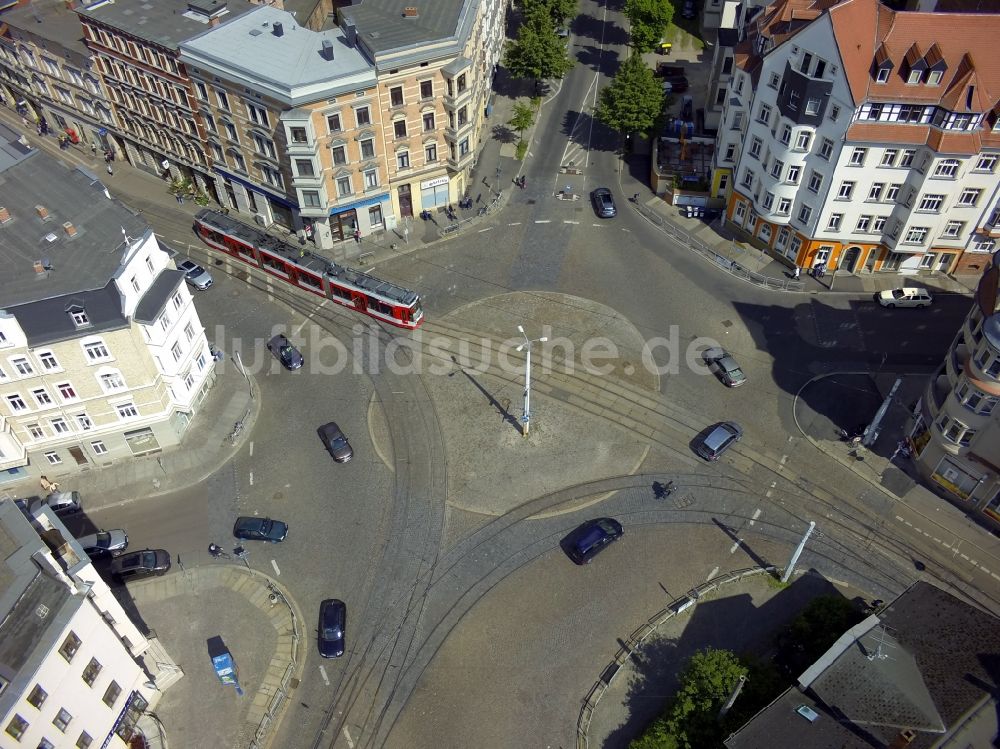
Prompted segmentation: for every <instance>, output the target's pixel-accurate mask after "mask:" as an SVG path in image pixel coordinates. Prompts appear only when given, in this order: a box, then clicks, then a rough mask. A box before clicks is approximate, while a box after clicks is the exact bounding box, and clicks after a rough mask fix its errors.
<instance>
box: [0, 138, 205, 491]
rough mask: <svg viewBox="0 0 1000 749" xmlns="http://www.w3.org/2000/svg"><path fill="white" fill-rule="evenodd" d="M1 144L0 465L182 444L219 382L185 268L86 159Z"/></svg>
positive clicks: (78, 461) (47, 466) (95, 458)
mask: <svg viewBox="0 0 1000 749" xmlns="http://www.w3.org/2000/svg"><path fill="white" fill-rule="evenodd" d="M0 132H2V133H5V134H6V139H7V140H8V141H10V143H11V147H10V148H8V149H6V150H4V151H3V152H2V155H0V177H2V178H3V179H4V180H6V182H7V184H8V185H18V189H17V190H13V189H11V190H6V191H5V192H4V194H3V196H2V197H0V262H2V263H3V267H4V273H3V275H2V276H0V470H3V471H5V472H6V477H5V478H6V479H7V480H17V479H19V478H23V477H24V476H25V475H27V474H28V473H29V472H30V473H31V474H33V475H41V474H47V475H50V476H56V475H59V474H60V473H62V472H65V471H67V470H68V469H75V468H76V467H78V466H79V467H88V466H92V465H95V464H96V465H102V464H108V463H110V462H113V461H115V460H118V459H122V458H127V457H131V456H133V455H140V454H144V453H149V452H154V451H157V450H160V449H162V448H163V447H165V446H168V445H173V444H177V443H178V442H179V441H180V439H181V437H182V436H183V434H184V432H185V430H186V428H187V425H188V422H189V421H190V420H191V418H192V416H193V414H194V413H195V411H196V410H197V408H198V404H199V403H200V402H201V399H202V398H203V397H204V395H205V393H206V392H207V390H208V388H209V386H210V385H211V382H212V379H213V370H212V366H211V356H210V354H209V347H208V343H207V341H206V339H205V335H204V331H203V330H202V325H201V321H200V320H199V318H198V313H197V311H196V310H195V308H194V304H193V302H192V297H191V293H190V291H189V290H188V288H187V285H186V284H185V283H184V274H183V273H181V272H180V271H177V270H176V269H174V267H173V262H172V260H171V259H170V255H169V254H168V253H167V252H166V251H164V250H163V249H162V248H161V247H160V246H159V244H158V243H157V241H156V237H155V236H154V235H153V233H152V230H151V229H150V228H149V227H148V226H147V225H146V224H145V222H144V221H142V220H141V219H140V218H139V217H138V216H136V215H135V214H133V213H132V212H131V211H130V210H129V209H127V208H126V207H125V206H124V205H122V204H121V203H119V202H118V201H117V200H114V199H112V198H111V196H110V194H109V193H108V192H107V191H106V190H105V189H104V186H103V185H102V184H101V182H100V181H99V180H98V179H97V178H96V177H95V176H94V175H93V174H91V173H89V172H87V171H85V170H80V169H77V170H68V169H66V167H64V166H62V165H61V164H59V163H58V162H56V161H55V160H54V159H50V158H48V157H47V156H45V155H44V154H42V153H40V152H36V151H25V150H24V149H23V148H20V147H19V146H17V142H16V140H15V138H14V135H13V134H12V133H11V131H9V130H6V129H4V128H0Z"/></svg>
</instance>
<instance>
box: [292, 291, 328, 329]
mask: <svg viewBox="0 0 1000 749" xmlns="http://www.w3.org/2000/svg"><path fill="white" fill-rule="evenodd" d="M329 301H330V300H329V299H324V300H323V303H322V304H320V305H318V306H317V307H315V308H314V309H313V311H312V312H310V313H309V314H308V315H306V319H305V320H303V321H302V322H301V323H300V324H299V325H298V326H297V327H296V328H295V330H293V331H292V335H298V334H299V331H300V330H302V328H304V327H305V326H306V323H307V322H309V321H310V320H312V318H313V315H315V314H316V313H317V312H319V311H320V310H321V309H323V308H324V307H325V306H326V305H327V302H329Z"/></svg>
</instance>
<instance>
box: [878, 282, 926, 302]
mask: <svg viewBox="0 0 1000 749" xmlns="http://www.w3.org/2000/svg"><path fill="white" fill-rule="evenodd" d="M875 301H877V302H878V303H879V304H881V305H882V306H883V307H930V306H931V302H933V301H934V297H932V296H931V295H930V293H928V291H927V289H921V288H920V287H918V286H904V287H903V288H901V289H888V290H887V291H883V292H880V293H878V294H876V295H875Z"/></svg>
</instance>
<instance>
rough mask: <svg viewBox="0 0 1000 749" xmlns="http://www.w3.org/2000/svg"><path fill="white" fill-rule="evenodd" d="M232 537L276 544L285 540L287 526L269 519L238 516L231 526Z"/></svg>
mask: <svg viewBox="0 0 1000 749" xmlns="http://www.w3.org/2000/svg"><path fill="white" fill-rule="evenodd" d="M233 535H234V536H235V537H236V538H240V539H243V540H244V541H269V542H271V543H272V544H276V543H279V542H281V541H284V540H285V536H287V535H288V524H287V523H283V522H282V521H280V520H271V518H253V517H247V516H240V517H238V518H236V523H235V524H234V525H233Z"/></svg>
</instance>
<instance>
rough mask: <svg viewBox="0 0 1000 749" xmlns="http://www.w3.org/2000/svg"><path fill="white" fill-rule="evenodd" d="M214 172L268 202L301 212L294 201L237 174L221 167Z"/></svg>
mask: <svg viewBox="0 0 1000 749" xmlns="http://www.w3.org/2000/svg"><path fill="white" fill-rule="evenodd" d="M214 171H215V172H217V173H218V174H221V175H222V176H223V177H225V178H226V179H228V180H231V181H233V182H236V183H238V184H240V185H243V187H245V188H246V189H248V190H251V191H252V192H255V193H257V194H263V195H264V196H265V197H267V199H268V200H273V201H274V202H275V203H277V204H278V205H282V206H284V207H285V208H287V209H289V210H290V211H297V210H299V204H298V203H296V202H294V201H292V200H289V199H288V198H286V197H285V196H284V195H277V194H275V193H273V192H271V191H270V190H268V189H267V188H266V187H263V186H261V185H258V184H255V183H253V182H248V181H247V180H245V179H243V178H242V177H237V176H236V175H235V174H230V173H229V172H227V171H225V170H224V169H219V167H215V168H214Z"/></svg>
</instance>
